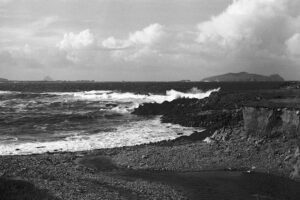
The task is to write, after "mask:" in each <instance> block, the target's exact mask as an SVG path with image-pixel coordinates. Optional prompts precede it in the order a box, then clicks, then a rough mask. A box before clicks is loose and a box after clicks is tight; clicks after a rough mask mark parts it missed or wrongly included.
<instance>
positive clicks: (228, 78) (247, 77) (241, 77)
mask: <svg viewBox="0 0 300 200" xmlns="http://www.w3.org/2000/svg"><path fill="white" fill-rule="evenodd" d="M202 81H204V82H239V81H241V82H242V81H243V82H249V81H284V79H283V78H282V77H281V76H279V75H278V74H273V75H270V76H263V75H259V74H250V73H247V72H240V73H227V74H223V75H218V76H212V77H208V78H204V79H202Z"/></svg>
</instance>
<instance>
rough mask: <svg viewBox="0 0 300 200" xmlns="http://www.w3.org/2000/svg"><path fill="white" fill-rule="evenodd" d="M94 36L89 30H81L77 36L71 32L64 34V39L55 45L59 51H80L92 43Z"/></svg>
mask: <svg viewBox="0 0 300 200" xmlns="http://www.w3.org/2000/svg"><path fill="white" fill-rule="evenodd" d="M94 41H95V39H94V35H93V34H92V33H91V32H90V30H89V29H86V30H83V31H81V32H80V33H78V34H74V33H73V32H70V33H65V34H64V38H63V39H62V40H61V41H60V42H59V43H58V44H57V47H58V48H59V49H60V50H70V49H71V50H72V49H75V50H80V49H83V48H86V47H88V46H90V45H92V44H93V43H94Z"/></svg>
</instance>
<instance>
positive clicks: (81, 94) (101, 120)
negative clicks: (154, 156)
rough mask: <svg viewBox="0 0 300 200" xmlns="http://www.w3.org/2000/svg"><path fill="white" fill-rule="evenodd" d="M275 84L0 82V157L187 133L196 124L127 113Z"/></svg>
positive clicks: (135, 142) (275, 85) (132, 142)
mask: <svg viewBox="0 0 300 200" xmlns="http://www.w3.org/2000/svg"><path fill="white" fill-rule="evenodd" d="M278 84H279V83H271V84H270V83H265V84H256V83H253V84H252V85H250V86H249V84H248V83H242V84H235V83H230V84H228V83H227V84H226V83H223V84H222V83H203V82H64V81H61V82H4V83H0V155H26V154H39V153H45V152H62V151H71V152H73V151H88V150H94V149H101V148H114V147H122V146H133V145H139V144H144V143H150V142H158V141H162V140H172V139H175V138H177V137H180V136H184V135H186V136H188V135H190V134H192V133H193V132H195V131H201V130H203V129H202V128H201V127H183V126H180V125H176V124H168V123H161V122H160V116H137V115H134V114H131V112H132V111H133V110H134V109H135V108H137V107H138V106H139V105H141V104H143V103H151V102H153V103H162V102H164V101H172V100H174V99H177V98H197V99H202V98H205V97H208V96H209V95H210V94H211V93H212V92H219V91H221V90H223V91H229V90H248V89H253V88H256V87H259V88H260V89H272V88H278V87H279V85H278Z"/></svg>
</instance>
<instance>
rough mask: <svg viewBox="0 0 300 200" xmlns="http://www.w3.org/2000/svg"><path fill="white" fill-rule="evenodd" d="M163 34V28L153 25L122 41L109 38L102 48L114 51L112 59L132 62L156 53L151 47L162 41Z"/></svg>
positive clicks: (103, 42) (131, 34) (156, 24)
mask: <svg viewBox="0 0 300 200" xmlns="http://www.w3.org/2000/svg"><path fill="white" fill-rule="evenodd" d="M164 34H165V32H164V27H163V26H162V25H160V24H158V23H155V24H151V25H149V26H147V27H145V28H144V29H142V30H139V31H136V32H134V33H130V34H129V36H128V38H127V39H124V40H122V39H116V38H114V37H109V38H107V39H105V40H103V41H102V47H103V48H106V49H110V50H115V51H114V52H112V56H113V57H116V58H122V59H124V60H134V59H136V58H139V57H141V56H146V55H149V54H153V53H155V52H157V51H156V50H155V48H153V47H154V45H155V44H157V43H158V42H159V41H160V40H161V39H162V37H163V36H164Z"/></svg>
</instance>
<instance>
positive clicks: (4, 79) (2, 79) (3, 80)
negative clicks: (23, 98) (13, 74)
mask: <svg viewBox="0 0 300 200" xmlns="http://www.w3.org/2000/svg"><path fill="white" fill-rule="evenodd" d="M7 81H8V79H6V78H0V82H7Z"/></svg>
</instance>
